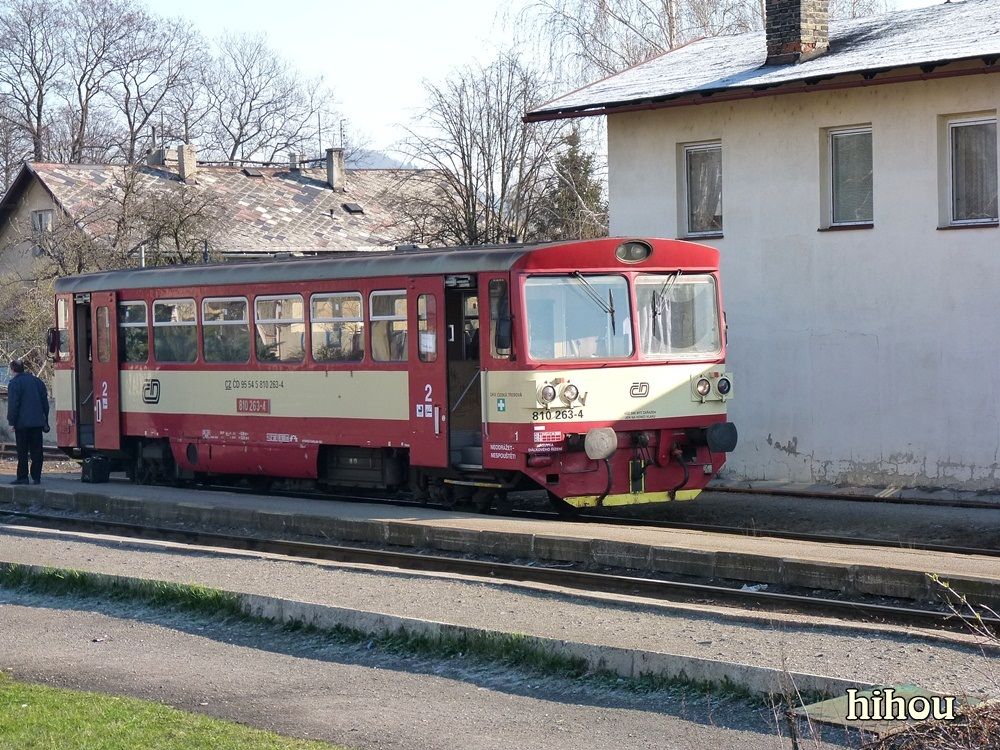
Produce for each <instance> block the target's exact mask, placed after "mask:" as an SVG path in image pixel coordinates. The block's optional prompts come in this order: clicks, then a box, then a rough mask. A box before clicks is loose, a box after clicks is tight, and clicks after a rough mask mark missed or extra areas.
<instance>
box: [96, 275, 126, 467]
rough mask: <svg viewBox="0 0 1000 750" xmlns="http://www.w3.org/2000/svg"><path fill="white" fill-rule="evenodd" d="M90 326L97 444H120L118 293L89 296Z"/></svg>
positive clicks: (113, 447)
mask: <svg viewBox="0 0 1000 750" xmlns="http://www.w3.org/2000/svg"><path fill="white" fill-rule="evenodd" d="M90 314H91V316H92V318H91V329H92V330H93V335H94V347H93V351H92V355H93V373H94V381H93V387H94V391H93V392H94V397H93V401H94V447H95V448H103V449H105V450H118V449H119V448H120V447H121V410H120V404H119V397H118V390H119V382H120V381H119V373H118V299H117V295H116V293H115V292H92V293H91V295H90Z"/></svg>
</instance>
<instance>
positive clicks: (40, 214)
mask: <svg viewBox="0 0 1000 750" xmlns="http://www.w3.org/2000/svg"><path fill="white" fill-rule="evenodd" d="M51 230H52V209H51V208H49V209H45V210H43V211H32V212H31V231H32V232H34V233H35V234H44V233H45V232H49V231H51Z"/></svg>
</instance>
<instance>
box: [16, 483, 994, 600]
mask: <svg viewBox="0 0 1000 750" xmlns="http://www.w3.org/2000/svg"><path fill="white" fill-rule="evenodd" d="M0 504H3V505H7V506H8V507H12V506H13V507H21V508H27V507H42V508H50V509H55V510H60V511H67V512H73V513H85V514H94V513H96V514H100V515H101V516H102V517H106V518H110V519H116V520H123V521H132V522H143V523H149V524H156V525H172V524H183V525H193V526H206V527H223V528H229V529H242V530H252V531H255V532H259V533H261V534H264V535H273V536H280V535H296V536H309V537H319V538H322V539H328V540H336V541H340V542H347V543H364V544H374V545H391V546H399V547H411V548H418V549H423V550H437V551H444V552H458V553H465V554H472V555H493V556H496V557H498V558H500V559H504V560H524V559H530V560H541V561H546V562H573V563H581V564H585V565H595V566H608V567H622V568H629V569H633V570H637V571H648V572H656V573H664V574H675V575H692V576H698V577H702V578H726V579H732V580H736V581H745V582H748V583H768V584H778V585H783V586H801V587H806V588H810V589H822V590H828V591H834V592H843V593H845V594H851V595H860V594H864V595H876V596H892V597H900V598H906V599H913V600H917V601H934V600H936V599H937V585H936V584H934V583H933V582H932V581H931V580H930V579H929V578H928V575H927V574H928V573H934V574H937V575H939V576H941V577H942V578H944V579H945V580H947V581H949V582H950V584H951V586H952V588H953V589H955V590H957V591H960V592H962V593H965V594H967V595H968V596H969V599H970V600H971V601H975V602H978V603H983V604H987V605H990V606H992V607H994V608H996V607H998V606H1000V558H991V557H982V556H969V555H946V554H941V553H934V552H923V551H918V550H906V549H892V548H882V547H865V546H841V545H829V544H816V543H807V542H795V541H787V540H776V539H768V538H764V537H744V536H735V535H726V534H711V533H705V532H697V531H683V530H668V529H654V528H648V527H633V526H617V525H614V526H612V525H600V524H592V523H588V524H586V525H583V524H579V523H573V522H560V521H550V520H523V519H511V518H499V517H495V516H482V515H475V514H468V513H460V512H454V511H445V510H438V509H429V508H421V507H401V506H394V505H387V504H382V505H380V504H373V503H353V502H340V501H333V500H306V499H293V498H282V497H270V496H264V495H248V494H237V493H231V492H216V491H205V490H193V489H175V488H166V487H138V486H135V485H132V484H129V483H124V482H112V483H109V484H104V485H85V484H82V483H81V482H79V481H78V480H77V479H76V478H71V477H69V476H62V477H60V476H51V477H50V476H46V478H45V484H44V485H42V486H40V487H31V486H19V487H11V486H3V487H0Z"/></svg>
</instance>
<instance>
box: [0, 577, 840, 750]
mask: <svg viewBox="0 0 1000 750" xmlns="http://www.w3.org/2000/svg"><path fill="white" fill-rule="evenodd" d="M69 604H71V603H70V602H67V601H66V600H64V599H55V600H50V599H45V598H40V597H30V596H20V595H15V594H11V593H10V592H7V591H3V590H0V623H2V627H0V669H6V670H8V673H9V674H12V675H13V676H14V677H16V678H18V679H24V680H28V681H33V682H42V683H47V684H53V685H59V686H64V687H72V688H77V689H85V690H96V691H100V692H106V693H112V694H127V695H134V696H138V697H142V698H147V699H152V700H157V701H161V702H163V703H167V704H169V705H173V706H177V707H179V708H182V709H187V710H192V711H200V712H204V713H207V714H211V715H213V716H217V717H221V718H226V719H232V720H236V721H240V722H243V723H246V724H251V725H255V726H259V727H263V728H266V729H272V730H275V731H278V732H280V733H283V734H288V735H294V736H300V737H308V738H314V739H325V740H328V741H332V742H337V743H342V744H344V745H347V746H349V747H354V748H386V749H389V748H391V749H395V748H399V750H414V748H421V749H426V750H437V749H440V750H488V749H493V748H503V750H508V749H509V748H517V749H518V750H536V749H537V750H582V749H584V748H595V749H597V748H600V749H601V750H606V749H607V748H650V749H652V748H656V749H657V750H665V749H666V750H671V749H673V748H678V749H681V748H683V749H688V748H690V749H691V750H695V749H698V750H700V749H701V748H741V750H742V749H744V748H745V749H746V750H778V749H779V748H781V749H784V748H787V747H790V745H789V744H788V741H787V740H784V741H783V740H782V739H780V738H779V737H778V736H776V734H775V730H774V728H773V726H772V724H773V721H774V720H773V717H772V716H771V712H770V711H769V710H767V709H761V708H756V707H751V706H748V705H746V704H743V703H741V702H738V701H727V700H719V699H715V698H711V699H710V698H705V697H697V696H696V697H692V696H690V695H688V696H675V695H670V694H666V693H656V694H650V695H646V696H636V695H632V694H627V693H621V692H614V691H598V690H596V689H594V688H593V687H588V686H585V685H580V684H574V683H571V682H566V681H559V680H541V679H538V678H526V677H525V676H524V675H519V674H516V673H515V674H511V673H496V672H492V671H490V670H485V669H482V668H478V669H473V668H470V667H469V666H468V665H465V666H463V665H462V663H461V661H460V660H458V661H453V662H449V663H447V664H444V665H442V664H433V663H427V662H423V661H419V660H414V659H401V658H398V657H392V656H390V655H385V654H381V653H378V652H377V650H373V651H366V650H365V649H364V648H345V647H340V646H331V645H329V644H324V643H323V642H321V641H320V640H319V639H317V638H316V637H308V636H302V635H296V634H289V633H283V632H280V631H274V630H268V629H262V628H258V627H255V626H250V625H235V626H234V625H232V624H229V625H225V624H220V623H218V622H212V621H198V620H189V619H184V618H178V617H177V616H173V619H171V617H170V616H167V617H164V616H162V615H158V614H157V613H153V612H149V611H145V610H142V609H136V608H132V609H129V610H125V611H123V610H121V609H120V608H119V610H117V611H116V610H115V609H107V610H103V611H88V609H87V608H84V607H83V606H81V605H78V608H74V607H72V606H68V605H69ZM826 734H827V735H829V734H830V733H829V732H827V733H826ZM837 746H840V745H837ZM809 747H810V748H814V747H815V748H820V749H825V748H830V747H832V746H831V745H829V744H827V743H826V742H821V743H817V744H815V745H814V744H812V743H811V742H810V744H809Z"/></svg>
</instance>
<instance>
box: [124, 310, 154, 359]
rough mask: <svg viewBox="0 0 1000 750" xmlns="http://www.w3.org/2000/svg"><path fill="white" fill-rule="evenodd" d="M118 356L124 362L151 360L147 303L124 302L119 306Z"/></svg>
mask: <svg viewBox="0 0 1000 750" xmlns="http://www.w3.org/2000/svg"><path fill="white" fill-rule="evenodd" d="M118 356H119V357H121V361H122V362H146V361H147V360H148V359H149V328H148V327H147V325H146V303H145V302H122V303H121V304H119V305H118Z"/></svg>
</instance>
